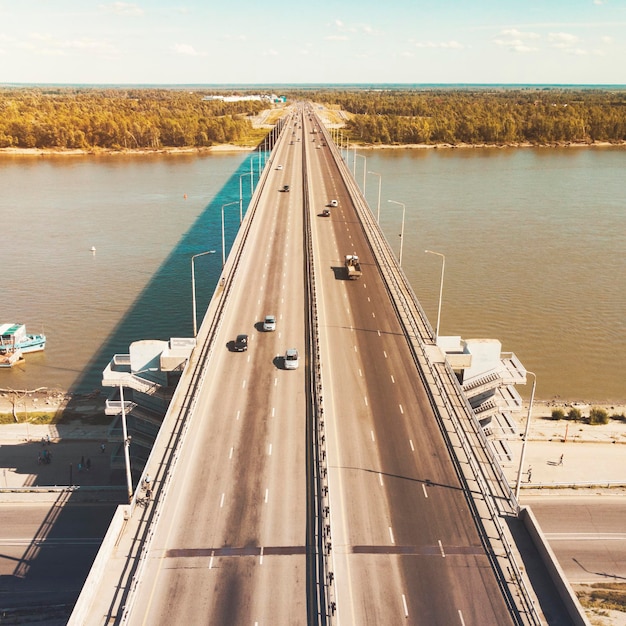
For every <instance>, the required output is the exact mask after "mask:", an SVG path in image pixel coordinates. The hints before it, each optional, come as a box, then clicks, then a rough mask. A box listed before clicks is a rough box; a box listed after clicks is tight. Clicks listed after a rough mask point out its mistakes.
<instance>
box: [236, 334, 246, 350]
mask: <svg viewBox="0 0 626 626" xmlns="http://www.w3.org/2000/svg"><path fill="white" fill-rule="evenodd" d="M247 349H248V335H237V338H236V339H235V344H234V345H233V350H234V351H235V352H245V351H246V350H247Z"/></svg>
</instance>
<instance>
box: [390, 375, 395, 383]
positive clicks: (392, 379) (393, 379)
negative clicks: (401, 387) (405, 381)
mask: <svg viewBox="0 0 626 626" xmlns="http://www.w3.org/2000/svg"><path fill="white" fill-rule="evenodd" d="M391 382H392V383H394V384H395V382H396V379H395V378H394V377H393V374H391Z"/></svg>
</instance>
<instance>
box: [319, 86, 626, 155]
mask: <svg viewBox="0 0 626 626" xmlns="http://www.w3.org/2000/svg"><path fill="white" fill-rule="evenodd" d="M307 97H309V98H315V99H316V100H317V101H318V102H322V103H324V104H326V105H329V106H333V107H337V108H340V109H343V110H344V111H347V112H349V113H351V114H352V115H351V117H350V119H349V121H347V122H346V129H347V131H348V133H349V135H350V137H351V139H352V140H354V141H360V142H363V143H368V144H392V145H393V144H440V143H447V144H453V145H454V144H460V143H467V144H495V145H498V144H519V143H530V144H534V145H542V144H553V143H567V142H572V143H573V142H576V143H578V142H581V143H593V142H598V141H606V142H615V143H621V142H624V141H626V91H625V90H609V89H606V90H605V89H580V90H577V89H566V88H560V89H559V88H546V89H541V88H527V89H512V88H511V89H508V88H501V89H495V88H492V89H487V88H484V89H469V88H467V89H429V90H426V89H423V90H410V89H401V90H364V89H360V90H357V89H354V90H324V91H319V92H314V93H308V94H307Z"/></svg>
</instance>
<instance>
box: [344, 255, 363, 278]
mask: <svg viewBox="0 0 626 626" xmlns="http://www.w3.org/2000/svg"><path fill="white" fill-rule="evenodd" d="M346 272H347V273H348V279H349V280H357V278H361V274H362V272H361V263H360V261H359V257H358V256H357V255H356V254H346Z"/></svg>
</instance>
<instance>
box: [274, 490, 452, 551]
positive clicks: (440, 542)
mask: <svg viewBox="0 0 626 626" xmlns="http://www.w3.org/2000/svg"><path fill="white" fill-rule="evenodd" d="M269 495H270V490H269V489H266V490H265V504H267V499H268V498H269ZM439 543H441V542H439Z"/></svg>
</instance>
